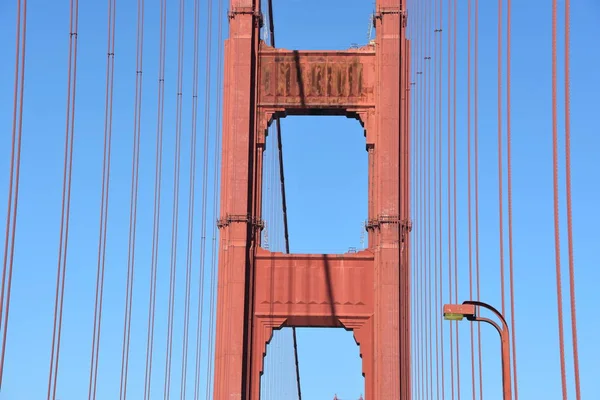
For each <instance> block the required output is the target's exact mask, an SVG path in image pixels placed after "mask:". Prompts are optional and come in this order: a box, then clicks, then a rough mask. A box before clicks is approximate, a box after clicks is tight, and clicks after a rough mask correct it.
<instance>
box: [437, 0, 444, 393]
mask: <svg viewBox="0 0 600 400" xmlns="http://www.w3.org/2000/svg"><path fill="white" fill-rule="evenodd" d="M437 8H438V27H437V33H438V34H439V35H438V36H439V39H440V40H439V45H438V50H437V54H438V59H437V70H438V83H437V86H438V88H437V89H438V101H439V103H438V105H437V110H438V146H439V150H438V151H439V152H438V183H437V185H438V207H437V208H438V213H439V220H438V221H439V225H438V228H439V231H438V235H439V241H438V246H439V254H440V258H439V263H440V264H439V279H440V285H439V296H440V297H439V303H438V304H439V307H440V309H442V307H443V303H444V299H443V295H444V290H443V282H444V279H443V262H442V255H443V244H442V238H443V236H442V223H443V221H442V109H443V102H442V46H443V43H442V39H443V36H442V32H443V29H442V15H443V2H442V0H439V3H438V7H437ZM440 349H441V354H440V359H441V364H442V368H441V370H442V371H441V372H442V376H441V379H442V387H441V389H442V397H441V399H442V400H445V398H446V376H445V373H444V368H445V360H444V324H440ZM438 398H439V394H438Z"/></svg>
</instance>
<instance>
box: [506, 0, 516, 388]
mask: <svg viewBox="0 0 600 400" xmlns="http://www.w3.org/2000/svg"><path fill="white" fill-rule="evenodd" d="M511 1H512V0H507V2H506V3H507V4H506V7H507V11H506V184H507V192H508V193H507V194H508V274H509V290H510V319H511V330H510V333H511V337H512V358H513V359H512V364H513V380H514V391H515V392H514V393H515V400H519V391H518V382H517V341H516V338H517V333H516V332H517V330H516V326H515V324H516V323H515V285H514V267H513V266H514V263H513V212H512V151H511V148H512V146H511V141H512V136H511V118H510V116H511V114H510V112H511V107H510V94H511V93H510V88H511V68H510V63H511V58H510V51H511V15H512V12H511Z"/></svg>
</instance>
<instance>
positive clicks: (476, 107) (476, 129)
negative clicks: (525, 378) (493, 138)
mask: <svg viewBox="0 0 600 400" xmlns="http://www.w3.org/2000/svg"><path fill="white" fill-rule="evenodd" d="M473 86H474V94H473V96H474V104H473V107H474V113H475V116H474V135H475V140H474V142H475V143H474V145H475V149H474V153H475V171H474V172H475V275H476V278H475V281H476V287H477V300H478V301H479V300H480V297H481V290H480V274H479V272H480V270H479V0H475V77H474V82H473ZM477 347H478V349H477V355H478V370H479V398H480V399H483V372H482V359H481V357H482V356H481V324H477Z"/></svg>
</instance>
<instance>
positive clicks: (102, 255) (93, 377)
mask: <svg viewBox="0 0 600 400" xmlns="http://www.w3.org/2000/svg"><path fill="white" fill-rule="evenodd" d="M115 8H116V0H108V38H107V42H108V43H107V47H108V50H107V53H108V54H107V60H106V101H105V113H104V154H103V165H102V192H101V204H100V232H99V238H98V268H97V272H96V300H95V306H94V332H93V335H92V355H91V358H90V381H89V388H88V399H89V400H94V399H95V398H96V388H97V382H98V359H99V358H100V334H101V327H102V308H103V298H104V271H105V264H106V235H107V231H108V205H109V194H110V190H109V185H110V161H111V148H112V113H113V89H114V67H115V12H116V10H115Z"/></svg>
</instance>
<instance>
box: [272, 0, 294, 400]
mask: <svg viewBox="0 0 600 400" xmlns="http://www.w3.org/2000/svg"><path fill="white" fill-rule="evenodd" d="M268 7H269V16H270V18H269V33H270V38H271V46H272V47H275V22H274V19H275V17H274V15H273V1H272V0H268ZM275 129H276V131H277V148H278V153H279V179H280V183H281V205H282V211H283V235H284V239H285V252H286V253H288V254H289V252H290V239H289V230H288V219H287V200H286V196H285V175H284V173H283V144H282V140H281V123H280V121H279V118H278V119H276V120H275ZM292 341H293V346H294V363H295V366H296V382H297V386H298V399H299V400H302V391H301V389H300V366H299V363H298V339H297V337H296V328H295V327H292Z"/></svg>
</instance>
